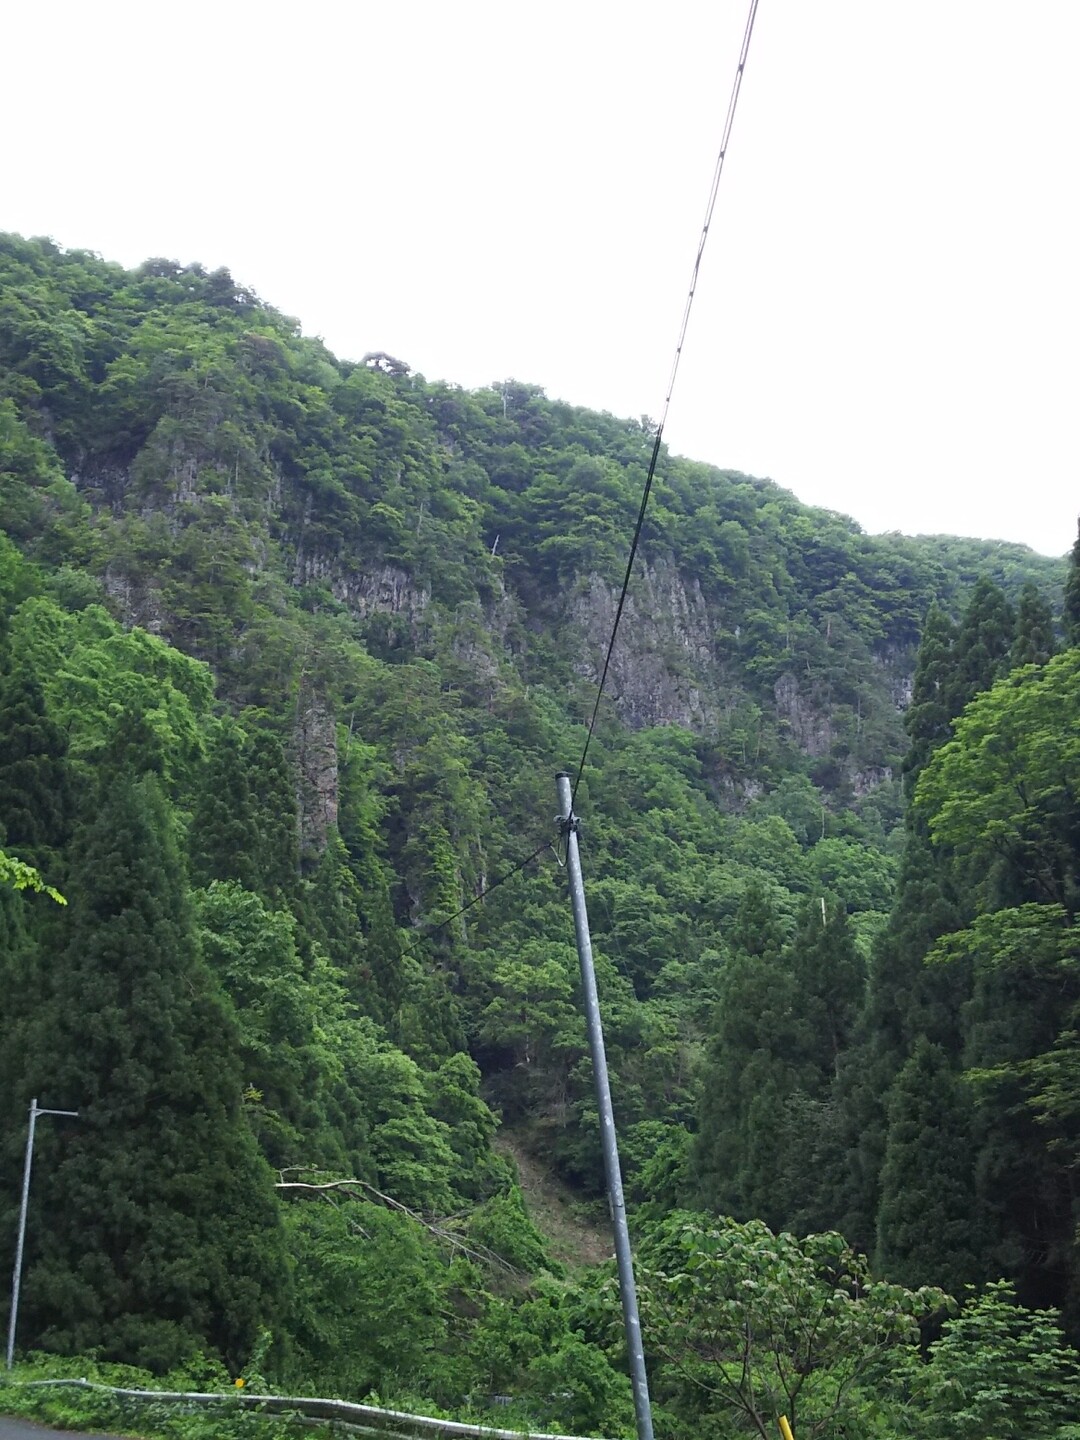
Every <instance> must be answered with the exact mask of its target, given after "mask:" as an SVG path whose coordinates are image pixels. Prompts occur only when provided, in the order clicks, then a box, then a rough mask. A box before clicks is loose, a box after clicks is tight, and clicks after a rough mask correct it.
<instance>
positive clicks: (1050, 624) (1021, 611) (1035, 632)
mask: <svg viewBox="0 0 1080 1440" xmlns="http://www.w3.org/2000/svg"><path fill="white" fill-rule="evenodd" d="M1056 648H1057V646H1056V644H1055V641H1054V617H1053V615H1052V614H1051V613H1050V606H1049V605H1048V604H1047V603H1046V601H1045V600H1044V599H1043V598H1042V596H1041V595H1040V594H1039V591H1038V589H1037V588H1036V586H1035V585H1034V584H1033V583H1032V582H1031V581H1030V580H1029V581H1028V582H1027V584H1026V585H1025V586H1024V588H1023V590H1022V591H1021V592H1020V604H1019V606H1018V608H1017V612H1016V633H1015V635H1014V637H1013V645H1012V653H1011V655H1010V661H1011V664H1012V665H1013V666H1020V665H1045V664H1046V662H1047V660H1049V659H1050V657H1051V656H1052V655H1053V653H1054V651H1055V650H1056Z"/></svg>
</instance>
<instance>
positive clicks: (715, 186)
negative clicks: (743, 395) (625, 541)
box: [424, 0, 758, 937]
mask: <svg viewBox="0 0 1080 1440" xmlns="http://www.w3.org/2000/svg"><path fill="white" fill-rule="evenodd" d="M757 8H758V0H750V10H749V14H748V15H747V18H746V29H745V30H744V32H743V40H742V48H741V49H740V51H739V63H738V65H737V66H736V68H735V79H734V82H733V84H732V87H731V95H730V97H729V99H728V108H727V115H726V117H725V119H724V130H723V134H722V136H721V139H720V151H719V154H718V155H717V157H716V165H715V167H714V169H713V177H712V184H711V185H710V187H709V200H708V204H707V205H706V207H705V221H704V223H703V225H702V227H701V235H700V236H699V238H698V246H697V253H696V255H695V256H694V268H693V270H692V271H691V274H690V288H689V290H688V291H687V295H686V304H685V305H684V306H683V313H682V321H681V323H680V325H679V338H678V342H677V343H676V346H675V355H674V358H673V360H672V362H671V373H670V374H669V376H668V383H667V392H666V394H665V396H664V404H663V408H662V410H661V412H660V422H659V424H658V425H657V427H656V435H655V436H654V438H653V448H652V455H651V456H650V457H649V469H648V473H647V474H646V476H645V485H644V488H643V489H642V492H641V504H640V505H639V507H638V515H637V522H636V524H635V526H634V536H633V539H632V540H631V542H630V554H629V557H628V558H627V562H626V573H625V575H624V576H623V582H622V589H621V591H620V592H619V603H618V605H617V606H616V608H615V619H614V621H613V622H612V626H611V638H610V640H609V641H608V647H607V653H606V654H605V656H604V668H603V670H602V671H601V674H600V683H599V684H598V686H597V689H596V703H595V704H594V705H593V711H592V716H591V718H590V720H589V729H588V733H587V734H586V736H585V745H584V748H583V749H582V752H581V761H580V763H579V764H578V768H577V775H576V777H575V780H574V788H573V791H572V792H571V797H570V813H571V816H572V815H573V814H574V804H575V801H576V800H577V792H578V786H579V785H580V784H581V777H582V775H583V774H584V772H585V761H586V759H587V757H588V754H589V746H590V744H591V743H592V737H593V731H594V730H595V729H596V719H597V716H598V715H599V713H600V701H601V700H602V699H603V695H604V686H605V684H606V683H607V677H608V670H609V669H610V667H611V656H612V653H613V652H614V649H615V640H616V638H617V636H618V633H619V621H620V620H621V619H622V613H623V609H624V608H625V606H626V596H627V593H628V591H629V588H630V576H631V574H632V573H633V569H634V560H635V558H636V557H637V552H638V545H639V543H640V541H641V531H642V528H643V526H644V524H645V515H646V512H647V511H648V508H649V496H650V494H651V492H652V484H653V477H654V476H655V474H656V463H657V461H658V460H659V458H660V446H661V443H662V441H663V436H664V426H665V424H666V423H667V417H668V410H669V409H670V408H671V394H672V391H673V390H674V389H675V378H676V376H677V375H678V373H679V362H680V360H681V359H682V352H683V345H684V344H685V342H686V332H687V327H688V326H689V324H690V312H691V310H692V309H693V307H694V296H695V295H696V293H697V284H698V277H699V275H700V273H701V260H702V256H703V255H704V254H705V242H706V241H707V240H708V238H709V228H710V226H711V225H712V219H713V212H714V210H715V209H716V196H717V193H718V191H719V188H720V176H721V175H722V174H723V171H724V161H725V159H726V158H727V151H728V144H729V143H730V140H731V128H732V125H733V124H734V122H735V111H736V109H737V108H738V104H739V92H740V90H741V89H742V79H743V71H744V70H745V68H746V57H747V55H748V54H749V52H750V38H751V36H752V35H753V33H754V21H755V19H756V18H757ZM550 849H554V846H553V845H552V842H551V841H550V840H545V841H544V843H543V844H542V845H538V846H537V847H536V849H535V850H534V851H533V852H532V854H531V855H526V857H525V859H524V860H520V861H519V862H518V863H517V864H516V865H515V866H514V867H513V868H512V869H510V870H507V871H505V873H504V874H502V875H499V876H497V877H496V878H495V879H494V880H493V881H492V882H491V884H490V885H488V886H487V887H486V888H485V889H483V890H481V891H480V893H479V895H474V896H473V898H472V899H471V900H470V901H468V903H467V904H465V905H462V907H461V908H460V910H455V911H454V913H453V914H452V915H448V916H447V918H446V919H445V920H440V921H439V922H438V923H437V924H436V925H433V926H431V928H430V929H428V930H426V931H425V932H424V934H425V937H427V936H431V935H435V934H437V933H438V932H439V931H440V930H443V929H445V928H446V926H447V925H452V924H453V922H454V921H455V920H458V919H460V918H461V916H462V915H464V914H465V913H466V912H467V911H469V910H471V909H472V908H473V906H474V905H479V903H480V901H481V900H486V899H487V897H488V896H489V895H490V894H491V892H492V891H493V890H497V889H498V888H499V886H500V885H505V884H506V882H507V881H508V880H512V879H513V878H514V876H515V875H519V874H520V873H521V871H522V870H524V869H525V867H526V866H527V865H529V864H531V863H532V861H533V860H536V859H537V858H538V857H539V856H541V855H542V854H543V853H544V851H545V850H550ZM556 859H558V853H557V852H556ZM560 863H561V862H560Z"/></svg>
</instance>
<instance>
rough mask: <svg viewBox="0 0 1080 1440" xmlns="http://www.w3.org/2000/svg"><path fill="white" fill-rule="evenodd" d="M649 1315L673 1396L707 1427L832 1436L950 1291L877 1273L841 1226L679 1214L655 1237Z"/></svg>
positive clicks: (914, 1341)
mask: <svg viewBox="0 0 1080 1440" xmlns="http://www.w3.org/2000/svg"><path fill="white" fill-rule="evenodd" d="M645 1254H646V1260H647V1263H648V1264H649V1270H648V1273H647V1279H646V1281H645V1285H644V1295H643V1301H644V1314H645V1324H646V1325H647V1326H648V1328H649V1331H650V1333H651V1335H652V1336H653V1343H654V1344H655V1345H656V1347H657V1348H658V1350H659V1351H660V1353H661V1355H662V1357H663V1363H662V1369H661V1374H660V1380H659V1385H658V1387H657V1388H658V1391H659V1393H660V1395H661V1396H665V1398H666V1395H667V1394H669V1395H670V1396H671V1397H672V1398H673V1399H674V1398H677V1400H678V1402H679V1404H680V1409H681V1412H682V1413H683V1414H685V1415H687V1416H688V1417H689V1416H693V1418H694V1419H695V1421H696V1422H697V1424H698V1426H702V1425H706V1426H710V1427H711V1426H720V1427H723V1428H724V1429H728V1428H730V1429H732V1430H734V1431H735V1433H750V1434H757V1435H760V1436H761V1437H762V1440H766V1437H772V1436H773V1435H775V1434H776V1430H777V1423H778V1421H779V1418H780V1416H781V1415H786V1416H787V1418H788V1420H789V1422H790V1423H791V1426H792V1429H793V1430H794V1431H795V1433H796V1434H807V1435H811V1436H813V1435H831V1434H836V1433H838V1432H841V1433H842V1432H843V1430H844V1429H845V1427H847V1426H849V1425H852V1424H854V1422H855V1420H856V1417H857V1415H858V1412H859V1406H860V1398H859V1394H858V1389H859V1387H860V1385H863V1384H869V1383H871V1382H873V1381H877V1380H880V1378H881V1377H882V1376H883V1375H885V1374H887V1373H888V1369H889V1367H890V1366H892V1365H895V1364H896V1363H897V1362H898V1361H900V1360H902V1359H903V1358H904V1357H905V1356H907V1357H910V1356H912V1355H913V1354H914V1353H916V1352H917V1345H918V1338H919V1323H920V1321H923V1320H926V1319H927V1318H929V1317H930V1316H932V1315H934V1314H936V1313H939V1312H940V1311H941V1310H942V1309H943V1308H944V1306H945V1305H946V1303H947V1297H946V1296H945V1295H944V1294H943V1293H942V1292H941V1291H937V1290H932V1289H922V1290H917V1291H909V1290H905V1289H903V1288H902V1287H901V1286H897V1285H887V1284H884V1283H882V1282H880V1281H872V1280H871V1279H870V1276H869V1274H868V1271H867V1267H866V1262H865V1261H864V1260H863V1259H862V1258H861V1257H860V1256H858V1255H855V1254H854V1253H853V1252H852V1251H851V1250H850V1249H849V1248H848V1247H847V1245H846V1244H845V1242H844V1239H843V1237H842V1236H840V1235H837V1234H824V1235H811V1236H808V1237H807V1238H806V1239H805V1240H801V1241H800V1240H796V1239H794V1238H793V1237H792V1236H791V1235H784V1234H781V1235H774V1234H773V1233H772V1232H771V1231H770V1230H769V1229H768V1228H767V1227H766V1226H765V1225H763V1224H762V1223H761V1222H760V1221H751V1222H749V1223H747V1224H744V1225H739V1224H736V1223H735V1222H734V1221H730V1220H728V1221H724V1222H722V1223H721V1224H719V1225H717V1226H714V1227H707V1226H703V1225H701V1224H700V1223H695V1222H694V1220H693V1219H691V1218H689V1217H685V1216H684V1217H672V1218H671V1219H670V1220H669V1221H668V1222H666V1224H665V1225H664V1226H663V1227H661V1228H660V1230H659V1231H658V1232H657V1233H656V1234H655V1235H654V1236H653V1237H651V1239H650V1242H649V1245H648V1247H647V1249H646V1252H645Z"/></svg>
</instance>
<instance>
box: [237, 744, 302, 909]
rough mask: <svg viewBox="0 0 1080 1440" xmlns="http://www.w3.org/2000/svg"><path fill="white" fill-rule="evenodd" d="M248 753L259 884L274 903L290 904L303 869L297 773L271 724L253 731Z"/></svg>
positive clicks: (261, 889) (262, 891)
mask: <svg viewBox="0 0 1080 1440" xmlns="http://www.w3.org/2000/svg"><path fill="white" fill-rule="evenodd" d="M245 758H246V762H247V772H248V787H249V791H250V795H251V807H252V818H253V821H254V828H255V835H254V839H255V842H256V847H257V848H256V850H255V862H256V868H257V871H258V876H257V883H258V887H259V889H260V891H261V893H262V894H263V895H265V896H266V898H267V899H268V900H271V901H272V902H273V903H274V904H276V905H281V904H285V903H287V901H288V900H289V899H290V897H291V896H293V895H294V894H295V893H296V886H297V880H298V877H299V874H300V821H299V816H298V814H297V806H296V776H295V774H294V772H293V769H292V767H291V766H290V764H289V762H288V760H287V759H286V756H285V750H284V747H283V746H282V744H281V741H280V740H279V739H278V737H277V736H276V735H274V734H273V733H272V732H271V731H269V730H266V729H256V730H254V731H252V732H251V733H250V736H249V738H248V741H247V745H246V747H245Z"/></svg>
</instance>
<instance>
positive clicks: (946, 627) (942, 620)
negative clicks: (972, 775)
mask: <svg viewBox="0 0 1080 1440" xmlns="http://www.w3.org/2000/svg"><path fill="white" fill-rule="evenodd" d="M955 640H956V627H955V626H954V625H953V623H952V621H951V620H950V619H949V617H948V616H947V615H946V614H945V613H944V611H942V610H941V609H939V607H938V606H937V605H936V604H934V605H931V606H930V609H929V610H928V611H927V615H926V623H925V624H924V626H923V633H922V641H921V643H920V645H919V654H918V659H917V660H916V662H915V678H914V681H913V682H912V689H911V704H910V705H909V706H908V708H907V711H906V713H905V715H904V729H905V730H906V731H907V736H908V742H909V748H908V753H907V755H906V756H905V757H904V765H903V774H904V792H905V794H906V795H907V797H908V800H909V801H910V799H911V796H912V795H913V794H914V790H915V781H916V780H917V779H918V777H919V772H920V771H921V770H922V768H923V766H924V765H925V764H926V762H927V760H928V759H929V758H930V756H931V754H932V753H933V751H934V750H935V749H936V748H937V746H938V745H941V744H942V743H943V742H944V741H946V740H947V739H948V738H949V729H950V722H951V721H952V719H953V715H952V711H951V709H950V702H949V698H948V694H949V688H950V679H951V669H950V663H949V662H950V657H951V654H952V647H953V644H954V642H955Z"/></svg>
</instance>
